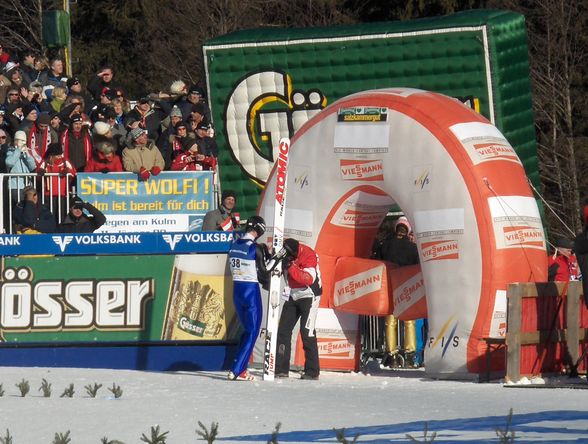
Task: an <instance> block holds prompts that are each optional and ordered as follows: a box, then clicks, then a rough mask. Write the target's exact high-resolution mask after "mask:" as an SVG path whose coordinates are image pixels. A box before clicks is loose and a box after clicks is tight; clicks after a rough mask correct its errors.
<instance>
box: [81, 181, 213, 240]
mask: <svg viewBox="0 0 588 444" xmlns="http://www.w3.org/2000/svg"><path fill="white" fill-rule="evenodd" d="M213 189H214V187H213V173H212V172H211V171H189V172H188V171H183V172H171V171H165V172H162V173H161V174H159V175H158V176H152V177H151V178H150V179H149V180H147V181H140V180H138V179H137V175H136V174H132V173H109V174H101V173H92V174H90V173H80V174H78V176H77V190H78V195H79V196H80V197H81V198H82V199H83V200H85V201H87V202H90V203H91V204H92V205H94V206H95V207H96V208H98V209H99V210H100V211H102V212H103V213H104V214H105V215H106V223H105V224H104V226H102V227H101V228H100V229H99V230H97V232H111V233H112V232H116V233H123V232H137V231H151V232H153V231H175V232H177V231H199V230H200V229H201V228H202V219H203V217H204V215H205V214H206V212H208V211H210V210H212V209H213V208H214V204H213V202H214V191H213Z"/></svg>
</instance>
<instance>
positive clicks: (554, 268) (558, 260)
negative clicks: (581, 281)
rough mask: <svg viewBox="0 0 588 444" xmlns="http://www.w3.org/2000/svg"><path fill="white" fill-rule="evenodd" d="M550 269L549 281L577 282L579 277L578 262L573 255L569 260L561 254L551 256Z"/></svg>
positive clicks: (548, 263)
mask: <svg viewBox="0 0 588 444" xmlns="http://www.w3.org/2000/svg"><path fill="white" fill-rule="evenodd" d="M547 265H548V267H549V272H548V275H549V280H550V281H555V282H567V281H570V280H572V281H577V280H578V278H579V276H578V261H577V260H576V256H574V255H573V254H572V255H571V256H570V257H569V258H567V257H566V256H563V255H561V254H558V255H557V256H555V258H554V257H553V256H549V260H548V262H547Z"/></svg>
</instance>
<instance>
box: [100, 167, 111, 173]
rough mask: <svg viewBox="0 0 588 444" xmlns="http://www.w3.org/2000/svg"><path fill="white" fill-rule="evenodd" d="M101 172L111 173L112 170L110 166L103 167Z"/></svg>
mask: <svg viewBox="0 0 588 444" xmlns="http://www.w3.org/2000/svg"><path fill="white" fill-rule="evenodd" d="M100 172H101V173H103V174H106V173H110V170H109V169H108V168H102V169H101V170H100Z"/></svg>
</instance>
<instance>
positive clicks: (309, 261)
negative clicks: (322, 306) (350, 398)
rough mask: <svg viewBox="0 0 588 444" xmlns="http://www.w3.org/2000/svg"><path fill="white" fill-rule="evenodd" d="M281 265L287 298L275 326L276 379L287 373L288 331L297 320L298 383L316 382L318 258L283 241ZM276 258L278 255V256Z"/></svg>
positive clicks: (291, 241) (290, 241)
mask: <svg viewBox="0 0 588 444" xmlns="http://www.w3.org/2000/svg"><path fill="white" fill-rule="evenodd" d="M284 249H285V250H286V258H285V259H284V262H283V269H284V270H285V277H286V283H287V286H286V289H285V292H284V295H283V297H284V298H287V299H286V302H285V303H284V306H283V307H282V313H281V315H280V323H279V325H278V344H277V353H276V355H277V356H276V373H275V375H276V377H278V378H287V377H288V376H289V371H290V353H291V343H292V330H293V329H294V326H295V325H296V323H297V322H298V320H300V335H301V336H302V346H303V348H304V373H303V374H302V377H301V379H318V378H319V374H320V366H319V355H318V345H317V340H316V333H315V329H314V325H315V321H316V314H317V310H318V305H319V301H320V297H321V295H322V293H323V288H322V284H321V273H320V270H319V264H318V255H317V254H316V253H315V251H314V250H313V249H312V248H310V247H308V246H306V245H304V244H301V243H300V242H298V241H297V240H295V239H291V238H288V239H285V240H284ZM279 255H280V254H279V253H278V256H279Z"/></svg>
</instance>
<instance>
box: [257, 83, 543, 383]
mask: <svg viewBox="0 0 588 444" xmlns="http://www.w3.org/2000/svg"><path fill="white" fill-rule="evenodd" d="M274 190H275V174H274V172H272V174H271V175H270V178H269V180H268V183H267V185H266V190H265V191H266V192H265V193H264V194H263V195H262V197H261V200H260V206H259V213H260V214H261V215H262V216H264V217H265V218H266V221H267V222H268V225H269V226H271V225H272V220H273V216H272V215H273V199H271V198H269V196H272V195H273V192H274ZM287 192H288V194H287V204H286V230H285V233H286V236H289V237H294V238H296V239H298V240H299V241H301V242H303V243H305V244H307V245H309V246H311V247H313V248H315V249H316V251H317V253H318V254H319V256H320V263H321V271H322V279H323V287H324V290H325V293H324V296H323V300H322V301H321V307H323V308H321V310H335V313H337V311H338V310H345V307H344V306H345V303H344V304H337V303H336V297H335V294H334V292H335V288H341V282H342V281H343V280H344V279H345V278H346V277H349V276H353V277H354V278H355V279H356V280H355V282H356V283H357V290H358V292H359V293H361V288H360V287H361V282H368V283H370V284H372V285H371V287H370V288H371V289H373V287H374V285H373V284H374V283H375V284H376V287H377V282H376V281H377V280H370V279H367V278H366V279H363V280H362V277H365V276H368V275H369V273H370V269H374V270H375V269H376V268H379V269H380V270H381V269H382V268H383V267H381V264H382V263H381V262H379V261H369V262H367V264H368V265H366V260H365V259H360V258H368V257H369V255H370V252H371V248H372V244H373V240H374V238H375V235H376V233H377V230H378V227H379V226H380V224H381V222H382V221H383V219H384V217H385V216H386V214H387V212H388V210H389V209H390V208H391V207H392V206H393V205H394V204H398V205H399V206H400V207H401V208H402V210H403V212H404V213H405V215H406V216H407V217H408V219H409V220H410V222H411V224H412V227H413V230H414V233H415V238H416V242H417V246H418V250H419V256H420V261H421V270H422V280H423V282H424V287H425V289H426V307H427V316H428V319H429V333H428V340H427V345H426V348H425V369H426V373H427V374H428V375H430V376H433V377H446V378H458V379H462V378H469V377H475V376H477V375H478V374H479V373H481V372H483V371H485V360H484V353H485V351H486V347H485V343H484V341H482V340H481V338H484V337H500V336H503V335H504V333H505V328H506V289H507V285H508V284H509V283H511V282H528V281H545V280H546V278H547V256H546V251H545V238H544V231H543V226H542V223H541V218H540V214H539V210H538V207H537V204H536V201H535V199H534V198H533V195H532V192H531V189H530V187H529V185H528V183H527V177H526V175H525V171H524V169H523V166H522V164H521V161H520V160H519V157H518V156H517V154H516V152H515V150H514V149H513V148H512V146H511V145H510V144H509V142H508V141H507V140H506V139H505V138H504V136H503V135H502V134H501V133H500V131H499V130H498V129H497V128H496V127H495V126H493V125H492V124H491V123H490V122H488V121H487V120H486V119H485V118H484V117H483V116H481V115H480V114H477V113H476V112H475V111H473V110H471V109H470V108H468V107H466V106H465V105H463V104H461V103H460V102H459V101H457V100H455V99H452V98H450V97H446V96H444V95H441V94H437V93H432V92H427V91H422V90H416V89H408V88H393V89H385V90H375V91H366V92H362V93H358V94H354V95H351V96H348V97H345V98H343V99H341V100H339V101H337V102H335V103H334V104H332V105H330V106H329V107H327V108H326V109H325V110H323V111H322V112H320V113H319V114H318V115H316V116H315V117H314V118H312V119H311V120H309V121H308V122H307V123H306V124H305V125H304V126H303V127H302V128H301V129H300V130H299V131H298V132H297V133H296V135H295V137H294V138H293V140H292V146H291V149H290V165H289V170H288V191H287ZM268 232H270V233H271V228H269V229H268ZM354 258H357V259H354ZM354 260H356V261H357V266H354V265H353V261H354ZM370 262H372V263H373V266H372V267H371V268H370V266H369V263H370ZM366 273H367V274H366ZM380 273H386V271H380ZM388 277H389V278H390V276H389V273H388ZM392 279H393V277H392ZM383 280H384V281H385V279H383ZM396 284H397V283H395V282H388V284H387V285H385V293H386V294H387V295H388V298H389V300H390V301H392V300H393V298H392V289H393V288H394V286H395V285H396ZM366 291H367V290H366ZM358 301H359V303H358ZM361 306H362V304H361V300H360V299H357V300H356V301H355V307H356V309H355V311H356V312H357V313H364V314H365V311H363V310H362V309H361ZM392 309H393V304H392V303H390V304H389V312H390V313H391V312H392ZM347 311H353V310H347ZM374 314H381V313H374ZM319 322H320V316H319ZM317 330H320V323H319V324H317ZM319 339H320V337H319ZM496 365H498V366H500V365H503V364H501V363H497V364H496Z"/></svg>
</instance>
